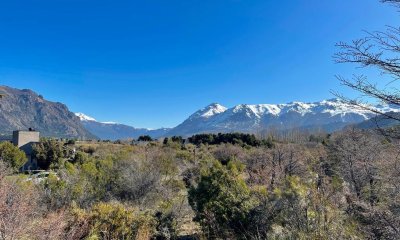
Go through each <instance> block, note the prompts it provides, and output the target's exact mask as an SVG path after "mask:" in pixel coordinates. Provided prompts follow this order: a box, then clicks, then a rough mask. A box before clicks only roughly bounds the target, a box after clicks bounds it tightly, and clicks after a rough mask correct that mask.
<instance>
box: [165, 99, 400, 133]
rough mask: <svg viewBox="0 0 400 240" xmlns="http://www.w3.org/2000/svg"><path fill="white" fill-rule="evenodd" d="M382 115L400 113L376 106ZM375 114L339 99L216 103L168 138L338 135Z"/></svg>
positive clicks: (178, 128) (186, 122)
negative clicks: (295, 132) (268, 132)
mask: <svg viewBox="0 0 400 240" xmlns="http://www.w3.org/2000/svg"><path fill="white" fill-rule="evenodd" d="M375 108H376V110H378V111H382V112H391V111H392V112H399V109H396V108H393V107H390V106H388V105H377V106H375ZM374 116H375V114H374V113H372V112H370V111H368V110H366V109H363V108H356V107H355V106H353V105H349V104H347V103H345V102H343V101H342V100H340V99H329V100H324V101H321V102H314V103H304V102H291V103H286V104H255V105H252V104H240V105H237V106H234V107H232V108H226V107H223V106H222V105H220V104H217V103H213V104H211V105H209V106H207V107H205V108H203V109H201V110H199V111H197V112H196V113H194V114H193V115H192V116H190V117H189V118H188V119H187V120H186V121H184V122H183V123H182V124H180V125H178V126H177V127H175V128H173V129H172V130H171V131H170V132H168V135H183V136H189V135H192V134H197V133H205V132H211V133H216V132H234V131H240V132H256V131H261V130H265V129H268V128H274V129H281V130H288V129H293V128H304V129H312V128H315V129H317V128H318V129H325V130H326V131H335V130H338V129H341V128H343V127H344V126H346V125H349V124H356V123H360V122H362V121H365V120H367V119H370V118H372V117H374Z"/></svg>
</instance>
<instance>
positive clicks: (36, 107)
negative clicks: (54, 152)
mask: <svg viewBox="0 0 400 240" xmlns="http://www.w3.org/2000/svg"><path fill="white" fill-rule="evenodd" d="M0 94H2V95H3V97H2V98H0V133H1V134H5V135H10V134H11V133H12V131H13V130H26V129H28V128H33V129H35V130H38V131H40V132H41V136H48V137H59V138H81V139H93V138H96V137H95V136H94V135H93V134H91V133H90V132H89V131H87V130H86V129H85V128H84V127H83V125H82V124H81V122H80V120H79V118H78V117H76V116H75V114H74V113H72V112H70V111H69V110H68V108H67V106H65V105H64V104H62V103H56V102H50V101H47V100H45V99H44V98H43V97H42V96H40V95H38V94H37V93H35V92H33V91H31V90H27V89H24V90H19V89H15V88H11V87H7V86H0Z"/></svg>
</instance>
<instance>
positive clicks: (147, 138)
mask: <svg viewBox="0 0 400 240" xmlns="http://www.w3.org/2000/svg"><path fill="white" fill-rule="evenodd" d="M138 141H139V142H151V141H153V138H151V137H150V136H149V135H143V136H140V137H139V138H138Z"/></svg>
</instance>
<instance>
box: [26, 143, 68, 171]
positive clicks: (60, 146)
mask: <svg viewBox="0 0 400 240" xmlns="http://www.w3.org/2000/svg"><path fill="white" fill-rule="evenodd" d="M33 152H34V156H35V158H36V159H37V162H38V166H39V168H41V169H49V168H50V167H51V168H52V169H58V168H60V167H61V166H62V165H63V163H62V161H63V160H67V159H69V158H71V157H72V150H71V149H69V148H68V147H67V146H65V144H64V142H61V141H58V140H54V139H42V140H41V141H40V143H37V144H35V145H34V146H33Z"/></svg>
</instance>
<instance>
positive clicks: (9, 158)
mask: <svg viewBox="0 0 400 240" xmlns="http://www.w3.org/2000/svg"><path fill="white" fill-rule="evenodd" d="M0 160H2V161H4V162H5V163H6V164H7V165H8V166H10V167H11V168H13V169H14V171H16V170H18V169H19V168H20V167H22V166H23V165H24V164H25V162H26V160H27V158H26V156H25V153H24V152H23V151H21V150H20V149H19V148H18V147H16V146H14V145H13V144H12V143H10V142H2V143H0Z"/></svg>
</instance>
